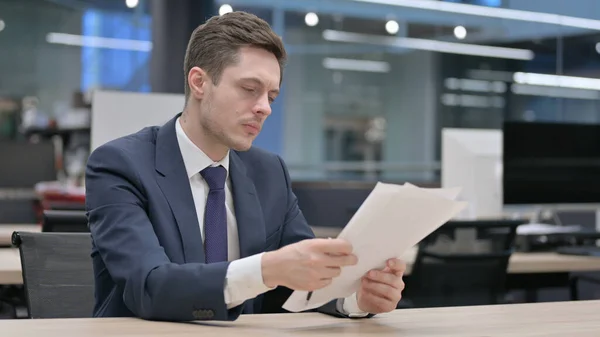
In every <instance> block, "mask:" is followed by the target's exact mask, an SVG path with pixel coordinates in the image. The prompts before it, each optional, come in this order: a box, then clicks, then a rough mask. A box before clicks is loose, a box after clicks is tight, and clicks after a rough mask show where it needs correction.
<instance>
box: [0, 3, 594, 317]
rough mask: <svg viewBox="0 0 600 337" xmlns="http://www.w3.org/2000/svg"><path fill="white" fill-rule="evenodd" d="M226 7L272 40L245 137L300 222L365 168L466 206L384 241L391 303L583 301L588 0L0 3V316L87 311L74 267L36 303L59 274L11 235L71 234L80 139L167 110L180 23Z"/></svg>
mask: <svg viewBox="0 0 600 337" xmlns="http://www.w3.org/2000/svg"><path fill="white" fill-rule="evenodd" d="M232 10H243V11H247V12H251V13H254V14H256V15H258V16H259V17H261V18H263V19H265V20H266V21H268V22H269V23H270V24H271V26H272V27H273V29H274V30H275V32H276V33H277V34H279V35H280V36H282V38H283V41H284V43H285V45H286V48H287V50H288V53H289V60H288V63H287V65H286V69H285V75H284V80H283V84H282V90H281V91H282V92H281V95H280V97H279V98H278V99H277V100H276V102H275V103H274V104H273V106H272V109H273V113H272V114H271V116H270V117H269V119H268V120H267V121H266V123H265V126H264V128H263V131H262V133H261V134H260V135H259V137H258V138H257V139H256V141H255V146H257V147H261V148H264V149H266V150H268V151H271V152H274V153H276V154H278V155H280V156H281V157H282V158H283V159H284V160H285V161H286V164H287V166H288V168H289V170H290V176H291V178H292V186H293V190H294V192H295V194H296V196H297V197H298V203H299V205H300V208H301V209H302V211H303V213H304V215H305V216H306V218H307V220H308V222H309V224H310V225H311V226H312V227H313V229H314V231H315V234H316V235H317V236H320V237H335V236H337V234H338V233H339V232H340V231H341V230H342V229H343V228H344V226H345V225H346V224H347V223H348V222H349V221H350V220H351V219H352V216H353V215H354V214H355V213H356V212H357V211H358V209H359V208H360V207H361V204H362V203H363V201H364V200H365V199H366V198H367V197H368V196H369V194H370V192H371V191H372V190H373V187H374V186H375V184H376V183H377V182H384V183H392V184H405V183H410V184H414V185H416V186H419V187H423V188H445V187H461V188H462V191H461V194H460V196H459V198H461V199H462V200H465V201H467V202H468V203H469V206H468V207H467V208H466V209H465V210H464V211H463V212H461V213H460V215H459V216H457V217H456V218H453V219H452V220H450V221H449V222H447V223H445V224H443V225H442V226H441V227H440V228H439V229H437V230H435V231H434V232H433V233H431V234H430V235H428V236H427V237H426V238H424V239H423V240H422V241H421V242H419V243H418V244H417V245H416V246H415V247H413V248H412V249H411V250H409V251H407V252H405V254H404V255H403V256H402V257H403V259H404V260H405V261H406V263H407V266H408V267H407V272H406V274H405V282H406V289H405V291H404V296H403V299H402V300H401V301H400V303H399V304H398V310H410V309H413V308H431V307H454V306H474V305H500V304H508V305H513V304H514V305H516V304H520V303H537V302H573V301H583V300H595V299H600V248H599V247H598V242H600V234H599V231H600V212H599V211H600V184H599V183H600V55H599V54H600V3H599V2H597V1H595V0H578V1H576V2H573V1H570V2H567V1H563V0H452V1H451V0H440V1H432V0H421V1H400V0H399V1H395V2H394V1H377V0H372V1H359V0H318V1H317V0H286V1H277V0H214V1H200V0H177V1H166V0H164V1H162V0H27V1H23V0H0V158H3V160H2V163H1V164H0V245H1V246H2V247H1V248H0V317H2V318H4V319H23V318H43V317H89V315H90V314H91V307H92V303H91V302H92V301H93V293H92V292H91V289H92V288H91V284H90V279H91V277H92V276H93V275H91V274H90V275H83V276H82V275H78V273H76V272H73V271H71V273H70V274H68V275H73V276H72V277H73V279H72V280H70V281H72V282H71V283H73V284H76V283H77V282H82V283H83V285H84V286H82V287H78V289H79V290H77V291H76V292H75V291H72V292H70V293H69V292H67V295H64V296H66V297H63V298H61V299H60V300H57V299H55V302H52V303H51V304H50V305H48V303H42V304H40V303H39V302H43V297H44V295H43V294H41V293H40V292H43V291H48V289H44V287H41V286H40V284H41V283H40V282H42V283H43V282H44V281H47V282H49V284H52V282H60V281H61V280H62V281H65V280H64V279H60V278H57V277H56V276H52V275H53V274H52V270H46V269H47V268H51V267H48V265H51V264H49V263H45V262H43V261H39V260H35V259H34V258H33V257H31V259H29V258H25V256H26V254H27V253H28V252H29V254H31V255H32V256H35V255H40V252H41V253H42V254H41V255H44V256H45V257H46V258H47V259H52V253H51V252H55V253H56V251H55V250H53V249H51V247H56V245H59V246H60V245H63V244H64V241H61V240H58V239H56V240H57V241H54V242H53V243H50V244H48V243H47V244H46V246H45V248H44V247H41V246H40V247H34V248H31V247H25V243H26V242H28V243H30V244H31V243H32V242H35V240H33V239H30V237H29V235H30V234H31V233H38V232H42V233H43V232H52V233H79V234H81V235H83V234H86V233H87V232H88V231H89V230H88V228H87V219H86V217H85V165H86V160H87V158H88V156H89V154H90V152H91V151H93V149H95V148H96V147H98V146H99V145H101V144H102V143H104V142H106V141H109V140H110V139H114V138H116V137H119V136H121V135H125V134H127V133H129V132H135V131H137V130H139V129H140V128H141V127H143V126H148V125H157V124H161V123H163V122H165V121H166V120H167V119H169V118H170V117H172V116H173V115H175V114H176V113H178V112H179V111H180V110H181V107H182V106H183V104H182V103H183V73H182V70H181V69H182V63H183V55H184V52H185V47H186V44H187V40H188V38H189V33H190V32H191V31H192V30H193V29H194V28H195V27H196V26H197V25H199V24H201V23H202V22H203V20H205V19H206V18H207V17H210V16H212V15H224V14H225V13H227V12H229V11H232ZM397 220H398V224H397V225H398V226H402V225H403V219H401V218H400V219H397ZM15 232H17V233H20V234H21V235H14V233H15ZM40 245H41V244H40ZM52 245H55V246H52ZM74 246H77V247H80V246H78V245H74ZM84 246H85V245H84ZM44 249H46V251H44ZM63 253H64V252H63ZM68 253H69V254H80V255H82V254H83V255H82V256H81V260H79V262H77V263H76V264H75V267H78V268H82V269H81V270H82V272H81V273H79V274H85V273H87V272H89V273H91V269H90V268H91V266H88V265H86V262H85V261H86V258H89V256H88V255H89V254H88V252H84V253H82V252H81V251H70V252H68ZM57 254H58V253H57ZM86 254H88V255H86ZM57 258H59V257H57ZM28 263H29V264H30V265H27V264H28ZM41 263H45V264H41ZM56 265H57V264H54V266H56ZM71 267H73V266H71ZM27 270H29V271H30V272H29V273H26V271H27ZM55 274H56V273H55ZM35 275H37V276H35ZM43 275H46V277H48V279H44V276H43ZM28 277H34V279H33V280H30V281H29V283H28V282H27V278H28ZM35 277H38V278H39V279H38V280H37V285H36V280H35ZM81 277H83V278H85V277H88V278H87V279H80V278H81ZM67 283H68V282H67ZM75 294H76V295H77V296H74V295H75ZM61 296H63V295H61ZM67 297H68V298H67ZM86 305H87V306H89V308H90V310H89V311H85V309H80V308H82V306H84V307H85V306H86ZM39 306H45V307H43V308H42V309H40V307H39ZM34 307H35V308H34ZM36 308H37V309H36ZM82 310H83V311H82ZM34 312H35V314H34Z"/></svg>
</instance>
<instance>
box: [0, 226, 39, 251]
mask: <svg viewBox="0 0 600 337" xmlns="http://www.w3.org/2000/svg"><path fill="white" fill-rule="evenodd" d="M41 230H42V227H41V226H40V225H38V224H20V225H8V224H0V247H11V246H12V242H11V240H12V233H14V232H39V231H41Z"/></svg>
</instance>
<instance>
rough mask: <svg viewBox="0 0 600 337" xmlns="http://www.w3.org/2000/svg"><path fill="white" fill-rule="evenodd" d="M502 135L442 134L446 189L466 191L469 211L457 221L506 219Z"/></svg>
mask: <svg viewBox="0 0 600 337" xmlns="http://www.w3.org/2000/svg"><path fill="white" fill-rule="evenodd" d="M501 160H502V131H500V130H484V129H453V128H446V129H443V130H442V187H444V188H446V187H462V192H461V194H460V196H459V198H460V199H462V200H464V201H467V202H468V203H469V204H468V207H467V208H466V209H465V210H464V211H462V212H461V213H460V214H459V216H457V218H460V219H483V218H500V217H501V216H502V186H501V176H502V162H501Z"/></svg>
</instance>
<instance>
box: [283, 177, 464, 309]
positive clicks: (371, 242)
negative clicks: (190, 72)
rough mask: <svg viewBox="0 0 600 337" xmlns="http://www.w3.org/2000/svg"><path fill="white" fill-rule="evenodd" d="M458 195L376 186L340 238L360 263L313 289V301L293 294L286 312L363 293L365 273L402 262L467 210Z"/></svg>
mask: <svg viewBox="0 0 600 337" xmlns="http://www.w3.org/2000/svg"><path fill="white" fill-rule="evenodd" d="M459 193H460V189H459V188H450V189H430V188H419V187H416V186H414V185H411V184H404V185H395V184H385V183H377V185H376V186H375V188H374V189H373V191H372V192H371V193H370V194H369V196H368V197H367V199H366V200H365V201H364V202H363V204H362V205H361V206H360V208H359V209H358V211H357V212H356V213H355V214H354V216H353V217H352V219H350V222H348V224H347V225H346V227H344V229H343V230H342V232H341V233H340V234H339V236H338V238H342V239H345V240H347V241H349V242H350V243H351V244H352V248H353V253H354V254H355V255H356V256H357V257H358V263H357V264H356V265H354V266H348V267H343V268H342V273H341V274H340V276H338V277H336V278H335V279H333V281H332V283H331V284H329V285H328V286H327V287H325V288H322V289H319V290H316V291H314V292H313V294H312V296H311V298H310V300H308V301H307V295H308V292H307V291H294V292H293V293H292V295H291V296H290V297H289V298H288V300H287V301H286V302H285V303H284V305H283V308H284V309H285V310H288V311H292V312H299V311H305V310H310V309H314V308H317V307H320V306H322V305H324V304H325V303H327V302H329V301H331V300H334V299H336V298H345V297H347V296H350V295H352V294H353V293H354V292H356V291H358V289H359V286H360V280H361V278H362V277H363V276H364V275H365V273H367V272H368V271H369V270H371V269H382V268H384V267H385V264H386V261H387V260H388V259H390V258H400V257H401V256H402V255H403V254H404V253H405V252H406V251H407V250H408V249H409V248H411V247H413V246H414V245H416V244H417V243H419V242H420V241H421V240H423V239H424V238H425V237H426V236H427V235H429V234H431V233H432V232H433V231H435V230H436V229H437V228H439V227H440V226H442V225H443V224H444V223H446V222H447V221H448V220H450V219H451V218H453V217H454V216H456V215H457V214H458V213H459V212H460V211H461V210H463V209H464V208H465V207H466V205H467V203H466V202H459V201H455V199H456V197H457V196H458V194H459Z"/></svg>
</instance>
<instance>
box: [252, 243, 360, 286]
mask: <svg viewBox="0 0 600 337" xmlns="http://www.w3.org/2000/svg"><path fill="white" fill-rule="evenodd" d="M357 261H358V259H357V257H356V256H355V255H353V254H352V245H350V243H348V242H347V241H345V240H343V239H309V240H303V241H300V242H298V243H295V244H291V245H288V246H285V247H282V248H280V249H278V250H276V251H272V252H267V253H265V254H263V256H262V275H263V282H264V284H265V285H266V286H267V287H270V288H274V287H277V286H284V287H287V288H290V289H292V290H306V291H313V290H317V289H320V288H323V287H325V286H327V285H328V284H330V283H331V281H332V279H333V278H334V277H337V276H339V275H340V273H341V268H342V267H344V266H351V265H355V264H356V263H357Z"/></svg>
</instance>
